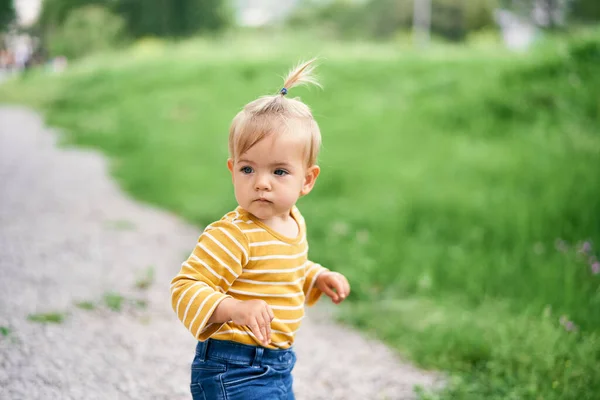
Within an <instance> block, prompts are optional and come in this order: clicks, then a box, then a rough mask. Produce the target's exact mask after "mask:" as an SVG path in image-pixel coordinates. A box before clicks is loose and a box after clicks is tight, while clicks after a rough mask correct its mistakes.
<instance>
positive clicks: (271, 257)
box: [250, 250, 307, 261]
mask: <svg viewBox="0 0 600 400" xmlns="http://www.w3.org/2000/svg"><path fill="white" fill-rule="evenodd" d="M306 253H307V251H306V250H304V251H303V252H301V253H298V254H290V255H286V254H272V255H268V256H256V257H250V261H258V260H288V259H292V258H300V257H303V256H305V255H306Z"/></svg>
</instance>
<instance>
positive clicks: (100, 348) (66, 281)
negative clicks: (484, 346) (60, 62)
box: [0, 107, 435, 400]
mask: <svg viewBox="0 0 600 400" xmlns="http://www.w3.org/2000/svg"><path fill="white" fill-rule="evenodd" d="M56 137H57V136H56V134H55V133H54V132H52V131H51V130H49V129H48V128H46V127H44V125H43V121H42V119H41V118H40V117H39V116H38V115H37V114H35V113H33V112H31V111H28V110H26V109H23V108H17V107H3V108H0V399H27V400H32V399H44V400H49V399H61V400H63V399H102V400H106V399H188V398H190V396H189V394H188V393H189V392H188V384H189V382H188V375H189V372H188V369H189V364H190V362H191V360H192V357H193V351H194V345H195V339H194V338H193V337H192V336H191V335H190V334H189V333H188V332H187V330H185V328H184V327H183V325H181V323H180V322H179V321H178V320H177V319H176V317H175V315H174V313H173V311H172V310H171V306H170V300H169V291H168V285H169V282H170V280H171V278H172V277H173V276H174V274H175V273H177V271H178V270H179V266H180V263H181V262H182V260H183V259H184V258H185V257H187V255H188V254H189V251H190V249H191V248H192V247H193V246H194V244H195V242H196V239H197V237H198V235H199V233H200V232H201V231H200V228H199V227H195V226H191V225H189V224H187V223H184V222H183V221H182V220H181V219H179V218H177V217H176V216H174V215H171V214H169V213H167V212H165V211H162V210H157V209H155V208H153V207H149V206H147V205H144V204H140V203H137V202H134V201H132V200H131V199H129V198H128V197H126V196H125V195H124V194H123V193H122V192H121V191H120V190H119V188H118V187H117V185H116V184H115V183H114V182H113V181H112V180H111V179H109V178H108V174H107V165H106V162H105V160H104V159H103V158H102V157H101V156H100V155H99V154H98V153H96V152H92V151H87V150H81V149H66V148H57V146H56ZM149 269H151V270H153V271H154V283H153V284H151V285H149V287H147V288H145V289H140V288H138V287H137V283H142V282H143V277H144V276H145V273H146V272H147V271H148V270H149ZM107 293H118V294H120V295H121V296H123V298H124V299H123V301H122V304H121V309H120V311H114V310H112V309H111V308H110V307H108V306H107V305H106V302H105V300H104V299H105V295H106V294H107ZM112 297H113V298H114V297H115V296H112ZM81 302H87V303H89V304H91V305H93V306H94V308H93V309H92V310H88V309H85V308H82V307H80V306H77V305H76V304H78V303H81ZM321 303H323V304H322V305H320V306H318V307H315V308H311V309H309V310H308V318H307V319H306V320H305V322H304V324H303V327H302V329H301V332H300V334H299V336H298V339H297V344H296V351H297V355H298V364H297V366H296V368H295V369H294V377H295V384H294V385H295V391H296V393H297V398H298V399H299V400H304V399H311V400H312V399H327V400H331V399H409V398H413V395H412V387H413V385H415V384H419V385H424V386H431V385H432V384H433V383H434V381H435V377H434V375H433V374H431V373H428V372H427V373H426V372H422V371H419V370H417V369H415V368H413V367H411V366H410V365H406V364H402V363H401V362H400V361H399V360H398V359H396V358H395V357H394V356H393V354H392V353H391V352H390V351H389V350H387V349H386V348H385V347H384V346H383V345H381V344H380V343H378V342H376V341H371V340H369V339H367V338H365V337H364V336H362V335H360V334H358V333H356V332H354V331H352V330H349V329H348V328H345V327H341V326H339V325H336V324H333V323H331V322H330V318H328V317H327V316H328V314H329V313H330V312H331V311H330V307H329V306H328V299H324V300H323V301H322V302H321ZM42 313H58V315H59V316H64V317H65V318H64V320H63V322H62V323H55V324H52V323H48V324H43V323H37V322H32V321H30V320H28V316H29V315H39V314H42Z"/></svg>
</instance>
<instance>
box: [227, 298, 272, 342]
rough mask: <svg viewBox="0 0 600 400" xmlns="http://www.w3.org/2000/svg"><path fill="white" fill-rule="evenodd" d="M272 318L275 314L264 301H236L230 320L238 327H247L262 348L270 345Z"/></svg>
mask: <svg viewBox="0 0 600 400" xmlns="http://www.w3.org/2000/svg"><path fill="white" fill-rule="evenodd" d="M273 318H275V314H273V310H271V307H269V305H268V304H267V302H266V301H264V300H247V301H237V302H236V303H235V306H234V307H233V309H232V310H231V320H232V321H233V322H235V323H236V324H238V325H243V326H247V327H249V328H250V329H251V330H252V333H254V336H256V338H257V339H258V340H260V342H261V343H262V344H263V345H264V346H268V345H269V343H271V321H273Z"/></svg>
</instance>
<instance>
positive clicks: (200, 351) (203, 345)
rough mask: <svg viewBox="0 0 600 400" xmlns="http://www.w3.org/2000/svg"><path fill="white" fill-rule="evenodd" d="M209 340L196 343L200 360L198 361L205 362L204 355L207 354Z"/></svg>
mask: <svg viewBox="0 0 600 400" xmlns="http://www.w3.org/2000/svg"><path fill="white" fill-rule="evenodd" d="M209 341H210V339H208V340H207V341H205V342H198V347H199V349H198V357H199V358H200V361H202V362H204V361H206V353H207V352H208V343H209Z"/></svg>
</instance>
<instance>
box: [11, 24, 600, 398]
mask: <svg viewBox="0 0 600 400" xmlns="http://www.w3.org/2000/svg"><path fill="white" fill-rule="evenodd" d="M286 40H288V41H287V42H286V41H284V39H275V40H273V41H270V42H257V41H256V40H254V41H253V40H251V39H250V38H247V39H246V40H245V41H242V42H236V43H233V44H232V43H230V42H228V41H226V40H223V39H222V40H221V41H218V40H216V39H215V40H213V41H210V40H195V41H190V42H184V43H180V44H177V45H175V44H173V45H172V46H165V45H164V44H161V43H158V42H157V43H154V42H149V43H145V44H141V45H138V46H137V47H136V48H134V49H132V50H130V51H129V52H127V53H121V54H119V55H118V56H117V57H114V56H109V55H100V56H98V57H95V58H93V59H88V60H85V61H82V62H81V63H78V64H76V65H74V66H73V69H72V70H71V71H70V72H68V73H66V74H64V75H61V76H54V77H52V76H48V74H46V73H35V72H34V73H32V74H31V75H30V76H27V77H25V78H23V79H21V80H18V81H12V82H9V83H7V84H5V85H3V86H0V99H1V100H3V101H4V102H20V103H25V104H30V105H33V106H35V107H37V108H38V109H40V110H42V111H43V112H44V113H45V115H46V117H47V119H48V123H49V124H51V125H54V126H58V127H60V128H62V130H63V131H64V132H65V139H66V140H67V141H68V142H71V143H75V144H78V145H84V146H91V147H94V148H98V149H101V150H102V151H103V152H105V153H106V154H108V155H109V156H110V158H111V160H112V164H111V165H112V172H113V174H114V176H115V177H116V178H117V179H118V181H119V183H120V184H121V185H122V187H124V188H125V189H126V190H127V191H128V192H130V193H131V194H133V195H134V196H135V197H136V198H138V199H141V200H143V201H145V202H149V203H152V204H156V205H159V206H161V207H164V208H166V209H169V210H173V211H174V212H176V213H178V214H180V215H182V216H183V217H185V218H187V219H189V220H190V221H193V222H195V223H197V224H200V225H202V224H207V223H209V222H212V221H213V220H215V219H218V218H220V217H221V215H222V214H224V213H225V212H227V211H228V210H230V209H231V208H232V207H234V206H235V204H234V198H233V192H232V188H231V185H230V179H229V176H228V171H227V169H226V168H225V160H226V158H227V130H228V126H229V123H230V121H231V118H232V117H233V116H234V115H235V113H236V112H237V111H238V110H239V109H240V108H241V107H242V106H243V105H244V104H245V103H247V102H249V101H251V100H253V99H254V98H256V97H257V96H260V95H263V94H269V93H273V92H274V91H276V90H278V89H279V86H280V85H281V79H280V77H281V76H282V75H284V74H285V73H286V72H287V70H288V69H289V68H290V67H291V66H292V65H293V64H295V63H296V62H297V61H299V60H300V59H306V58H309V57H312V56H313V55H315V54H316V55H320V56H322V57H323V61H322V65H321V67H320V68H319V74H320V75H321V76H322V82H323V84H324V87H325V89H324V90H323V91H320V90H308V89H303V88H300V89H298V90H295V91H294V92H292V95H299V96H301V97H302V99H303V100H304V101H305V102H307V103H308V104H309V105H310V106H311V107H312V109H313V112H314V114H315V116H316V118H317V120H318V122H319V123H320V125H321V129H322V132H323V140H324V148H323V151H322V156H321V158H320V165H321V167H322V175H321V177H320V178H319V182H318V183H317V187H316V189H315V190H314V191H313V193H312V194H311V195H310V196H308V197H307V198H304V199H301V201H300V204H299V207H300V208H301V210H302V211H303V213H304V215H305V217H306V219H307V222H308V226H309V237H310V242H311V258H312V259H314V260H316V261H319V262H321V263H322V264H324V265H326V266H328V267H330V268H332V269H335V270H339V271H342V272H343V273H345V274H346V275H347V276H348V277H349V280H350V281H351V284H352V287H353V294H352V296H351V298H350V299H349V304H347V305H345V306H344V307H343V308H342V318H343V319H344V320H345V321H347V322H349V323H353V324H355V325H357V326H359V327H361V328H362V329H364V330H367V331H370V332H373V333H374V334H376V335H378V336H379V337H381V338H383V339H384V340H386V341H387V342H388V343H390V344H392V345H393V346H395V347H396V348H397V349H398V350H399V351H400V352H401V353H402V354H403V355H405V356H406V357H409V358H410V359H412V360H414V361H415V362H417V363H419V364H420V365H423V366H425V367H427V368H439V369H443V370H446V371H448V372H449V374H450V375H451V376H452V379H451V380H450V385H449V386H448V388H447V390H446V391H445V392H443V393H441V394H440V395H439V397H440V398H443V399H577V400H584V399H594V398H597V396H598V393H600V370H599V366H600V335H599V333H600V274H595V272H596V269H595V268H596V266H595V264H594V262H595V260H597V257H598V256H599V249H600V183H599V178H598V175H599V172H600V96H599V95H598V93H600V74H599V73H598V65H600V33H598V32H591V33H589V34H588V35H586V36H585V37H581V38H577V39H573V40H571V41H555V42H553V43H550V44H546V45H545V46H541V48H539V49H537V50H536V51H535V52H534V53H532V54H528V55H515V54H512V55H511V54H508V53H506V52H505V51H502V50H498V49H492V50H482V49H473V48H450V47H440V48H436V49H432V50H431V51H430V52H428V53H424V54H423V53H417V52H415V51H413V50H409V49H403V48H399V47H395V46H394V45H393V44H379V45H371V44H367V43H353V44H343V43H319V42H318V41H314V40H313V41H310V40H301V39H296V40H295V41H291V42H290V41H289V40H290V39H289V38H288V39H286ZM586 242H587V244H585V243H586ZM173 268H174V269H173V271H174V273H175V272H176V270H177V268H178V266H173ZM424 397H426V395H424Z"/></svg>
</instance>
